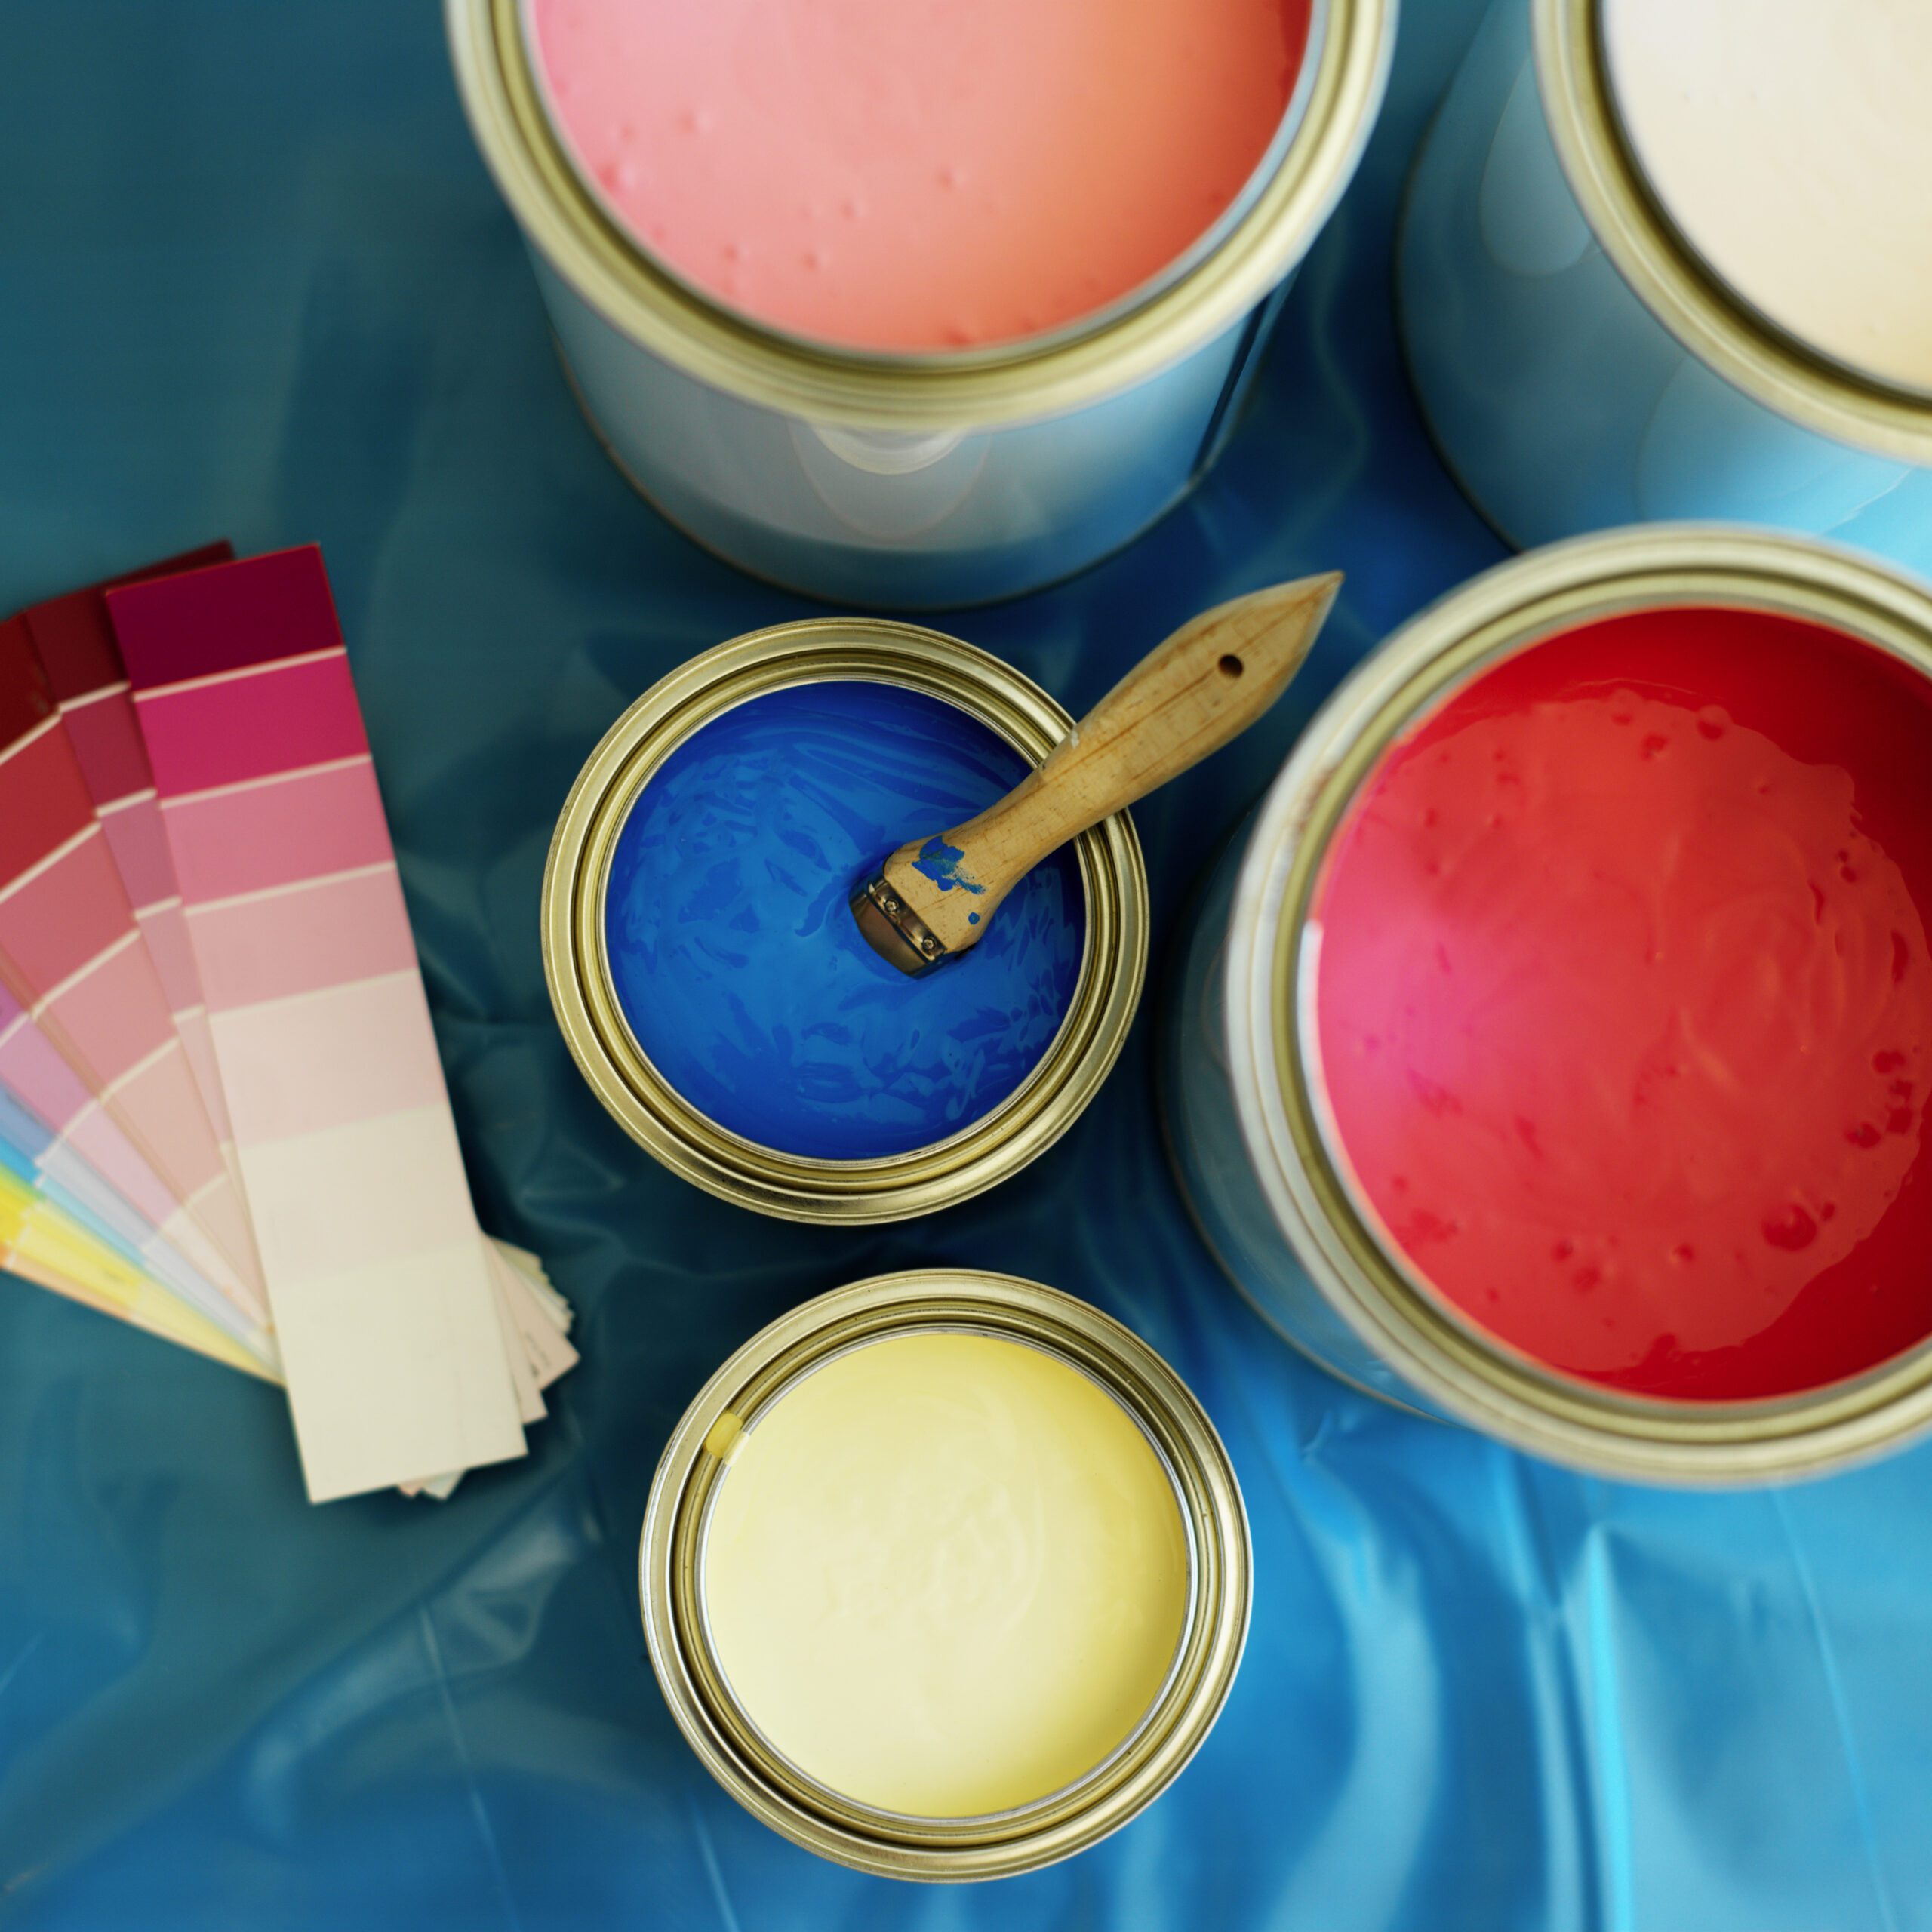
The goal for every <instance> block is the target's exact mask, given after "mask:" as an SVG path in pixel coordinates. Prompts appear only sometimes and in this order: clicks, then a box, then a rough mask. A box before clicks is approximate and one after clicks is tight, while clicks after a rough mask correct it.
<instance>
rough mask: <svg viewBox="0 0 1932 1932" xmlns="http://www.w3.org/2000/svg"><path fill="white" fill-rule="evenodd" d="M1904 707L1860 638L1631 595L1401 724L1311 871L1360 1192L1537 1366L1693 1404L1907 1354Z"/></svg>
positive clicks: (1924, 743) (1896, 671)
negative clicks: (1633, 607)
mask: <svg viewBox="0 0 1932 1932" xmlns="http://www.w3.org/2000/svg"><path fill="white" fill-rule="evenodd" d="M1928 773H1932V696H1929V695H1928V688H1927V685H1925V683H1924V681H1922V680H1919V679H1916V678H1914V677H1913V676H1912V675H1911V674H1910V673H1909V672H1907V671H1906V670H1905V669H1903V667H1902V666H1899V665H1898V664H1897V663H1894V661H1893V660H1890V659H1889V658H1887V657H1884V655H1883V654H1881V653H1880V652H1878V651H1876V650H1875V649H1874V648H1872V647H1870V646H1868V645H1863V644H1861V643H1860V642H1858V641H1855V640H1854V639H1851V638H1846V637H1843V636H1841V635H1838V633H1836V632H1831V631H1828V630H1825V629H1820V628H1817V627H1815V626H1810V625H1809V624H1806V623H1799V622H1797V621H1795V620H1789V619H1785V618H1780V617H1772V616H1770V615H1767V614H1758V613H1755V612H1750V611H1730V610H1724V611H1718V610H1706V609H1697V610H1674V611H1650V612H1644V613H1641V614H1636V615H1634V616H1630V617H1620V618H1617V619H1614V620H1607V621H1604V622H1602V623H1597V624H1594V625H1591V626H1587V627H1585V628H1583V629H1579V630H1576V631H1573V632H1568V633H1567V634H1565V635H1562V636H1561V637H1558V638H1555V639H1552V640H1551V641H1547V642H1545V643H1543V644H1540V645H1537V646H1535V647H1534V648H1531V649H1530V650H1528V651H1524V652H1523V653H1521V654H1519V655H1518V656H1517V657H1515V658H1513V659H1512V660H1509V662H1507V663H1505V664H1504V665H1503V666H1500V667H1498V668H1497V669H1496V670H1494V671H1493V672H1490V673H1489V674H1487V675H1486V676H1484V678H1481V679H1479V680H1478V681H1477V682H1476V683H1475V685H1472V686H1471V687H1469V688H1467V689H1466V690H1465V691H1463V692H1462V693H1460V694H1459V695H1457V697H1454V698H1453V699H1452V700H1451V701H1450V702H1449V703H1447V705H1446V706H1444V707H1443V708H1442V709H1441V710H1439V711H1438V712H1436V713H1435V714H1434V715H1433V716H1432V717H1431V718H1429V720H1428V721H1427V722H1426V723H1425V724H1423V725H1422V726H1421V727H1420V728H1419V729H1417V731H1414V733H1413V734H1411V735H1410V736H1409V737H1407V738H1406V739H1404V740H1403V741H1402V742H1401V743H1400V744H1399V745H1398V746H1397V747H1396V748H1395V749H1394V750H1393V751H1392V752H1390V753H1389V755H1388V756H1387V757H1386V758H1384V760H1383V762H1382V764H1381V765H1380V767H1379V768H1377V771H1375V772H1374V774H1372V775H1371V778H1370V780H1368V782H1367V784H1366V785H1365V786H1364V790H1363V793H1362V795H1361V797H1360V798H1358V800H1357V801H1356V802H1355V804H1354V805H1353V806H1352V808H1351V811H1350V816H1349V819H1348V820H1347V821H1346V823H1345V825H1344V826H1343V830H1342V832H1341V833H1340V836H1339V837H1338V838H1337V841H1336V844H1335V846H1334V851H1333V852H1332V854H1331V857H1330V858H1329V860H1328V861H1327V867H1326V869H1325V871H1324V875H1323V878H1322V880H1321V884H1320V886H1319V888H1318V899H1317V904H1316V913H1317V917H1318V921H1319V923H1320V925H1321V950H1320V955H1319V964H1318V969H1317V971H1318V981H1317V988H1316V1016H1317V1017H1316V1026H1317V1029H1318V1036H1319V1044H1320V1051H1321V1062H1322V1066H1323V1069H1324V1073H1325V1077H1326V1082H1327V1093H1328V1096H1329V1100H1330V1103H1331V1108H1332V1112H1333V1117H1334V1126H1335V1129H1336V1132H1337V1135H1338V1137H1339V1140H1340V1145H1341V1147H1342V1149H1343V1151H1344V1152H1345V1155H1346V1164H1347V1165H1348V1166H1349V1168H1352V1171H1353V1177H1354V1179H1355V1184H1356V1186H1357V1187H1358V1190H1359V1192H1360V1193H1361V1195H1364V1196H1365V1197H1366V1199H1367V1203H1368V1204H1369V1205H1370V1206H1371V1207H1372V1209H1373V1211H1374V1214H1375V1215H1376V1216H1377V1217H1379V1218H1380V1221H1381V1223H1383V1226H1384V1228H1385V1229H1386V1232H1388V1233H1389V1235H1392V1237H1393V1238H1394V1241H1395V1244H1396V1246H1397V1247H1398V1248H1399V1250H1400V1251H1401V1252H1402V1253H1403V1254H1405V1255H1406V1256H1407V1258H1408V1260H1409V1261H1410V1263H1411V1265H1412V1266H1413V1267H1414V1269H1415V1271H1416V1272H1417V1273H1418V1274H1419V1275H1421V1276H1422V1277H1423V1278H1425V1279H1426V1281H1429V1283H1430V1284H1432V1286H1433V1287H1434V1288H1435V1290H1436V1291H1438V1293H1440V1294H1442V1295H1443V1296H1444V1297H1446V1298H1447V1300H1449V1301H1451V1303H1454V1304H1455V1305H1456V1306H1457V1308H1459V1309H1460V1310H1461V1311H1462V1312H1463V1313H1464V1314H1465V1315H1467V1316H1469V1317H1471V1318H1473V1319H1474V1320H1475V1321H1477V1322H1478V1323H1480V1324H1482V1325H1483V1326H1484V1327H1487V1329H1489V1330H1490V1331H1492V1332H1493V1333H1494V1334H1496V1335H1497V1336H1498V1337H1500V1338H1501V1339H1502V1340H1504V1341H1506V1342H1508V1343H1511V1344H1513V1345H1514V1346H1515V1347H1516V1348H1517V1349H1520V1350H1522V1351H1524V1352H1526V1353H1527V1354H1528V1355H1531V1356H1533V1357H1534V1358H1537V1359H1538V1360H1540V1361H1543V1362H1544V1363H1546V1364H1549V1365H1550V1366H1552V1367H1555V1368H1558V1369H1561V1370H1564V1371H1568V1372H1570V1373H1571V1374H1576V1375H1579V1376H1583V1377H1589V1378H1591V1379H1592V1380H1595V1381H1598V1382H1600V1383H1608V1384H1611V1385H1613V1386H1617V1387H1618V1388H1621V1389H1629V1390H1632V1391H1640V1392H1646V1393H1648V1394H1651V1395H1663V1396H1669V1397H1678V1398H1690V1399H1699V1400H1729V1399H1740V1398H1751V1397H1760V1396H1769V1395H1779V1394H1783V1393H1786V1392H1792V1391H1795V1390H1798V1389H1807V1388H1812V1387H1816V1386H1819V1385H1820V1384H1823V1383H1827V1382H1830V1381H1833V1380H1837V1379H1838V1378H1840V1377H1844V1376H1847V1375H1850V1374H1855V1373H1857V1372H1858V1371H1860V1370H1863V1369H1866V1368H1869V1367H1872V1366H1873V1365H1874V1364H1877V1363H1878V1362H1881V1361H1884V1360H1885V1359H1886V1358H1888V1357H1890V1356H1892V1355H1896V1354H1897V1353H1898V1352H1900V1350H1902V1349H1906V1348H1907V1347H1909V1346H1911V1345H1912V1344H1913V1343H1917V1342H1919V1341H1921V1340H1924V1338H1925V1337H1927V1335H1928V1334H1932V1263H1928V1259H1927V1257H1932V1161H1927V1159H1926V1158H1924V1152H1923V1148H1924V1138H1925V1122H1926V1097H1927V1093H1928V1091H1932V959H1928V956H1927V937H1926V924H1927V919H1926V914H1927V907H1928V906H1932V787H1928V784H1927V774H1928Z"/></svg>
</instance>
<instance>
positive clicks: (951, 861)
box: [912, 832, 986, 892]
mask: <svg viewBox="0 0 1932 1932" xmlns="http://www.w3.org/2000/svg"><path fill="white" fill-rule="evenodd" d="M965 856H966V854H964V852H962V851H960V849H959V848H958V846H957V845H949V844H947V843H946V841H945V840H944V839H943V838H941V837H940V835H939V834H938V833H937V832H934V834H933V835H932V836H931V838H928V840H927V841H926V842H925V843H924V844H923V845H921V847H920V848H919V856H918V857H917V858H916V859H915V860H913V861H912V869H913V870H914V871H915V872H923V873H924V875H925V876H926V877H927V878H929V879H931V881H932V882H933V883H934V884H935V885H936V886H937V887H938V888H939V889H940V891H942V892H950V891H952V889H953V888H954V887H955V886H957V887H958V888H959V889H960V890H961V891H963V892H983V891H986V888H985V887H984V886H983V885H982V884H980V881H978V880H977V879H976V878H974V876H973V875H972V874H971V872H961V870H960V869H959V862H960V860H961V859H963V858H964V857H965Z"/></svg>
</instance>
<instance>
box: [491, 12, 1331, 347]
mask: <svg viewBox="0 0 1932 1932" xmlns="http://www.w3.org/2000/svg"><path fill="white" fill-rule="evenodd" d="M528 4H529V6H530V12H531V21H532V24H533V26H534V42H535V45H536V48H537V58H538V63H539V65H540V68H541V69H542V71H543V74H544V75H545V76H546V78H547V81H548V83H549V93H550V95H551V97H552V100H553V101H554V103H555V111H556V114H557V116H558V120H559V122H561V129H562V132H563V134H564V135H565V139H566V140H567V141H568V143H569V145H570V146H571V147H572V148H573V149H574V151H575V153H576V155H577V161H578V165H580V167H581V168H582V169H583V171H584V173H585V174H586V176H587V177H590V178H592V179H593V180H595V182H596V183H597V184H598V188H599V189H600V190H601V193H602V195H603V197H604V198H605V201H606V202H607V203H608V205H610V206H611V208H614V210H615V211H617V214H618V216H619V217H620V219H621V220H623V222H624V223H625V224H626V226H628V227H629V229H630V230H631V231H632V234H633V235H635V237H636V238H637V239H638V241H639V242H641V243H642V244H643V245H645V248H648V250H650V251H651V253H652V254H654V255H655V256H657V257H658V259H659V260H661V261H663V263H666V265H667V266H669V267H670V268H671V269H673V270H674V271H675V272H677V273H678V274H679V275H681V276H683V277H684V278H685V279H686V280H687V281H691V282H692V283H694V284H695V285H697V287H698V288H700V289H702V290H703V291H705V293H706V294H709V295H711V296H712V297H715V298H716V299H717V300H719V301H721V302H723V303H728V304H729V305H730V306H732V307H734V308H736V309H739V310H740V311H741V312H743V313H745V314H747V315H750V316H752V317H753V318H755V319H756V320H758V321H761V322H765V323H768V324H770V325H773V326H774V327H776V328H780V329H783V330H786V331H789V332H791V333H792V334H797V335H801V336H806V337H813V338H815V339H817V340H822V341H826V342H831V343H840V344H843V345H846V346H852V347H857V348H865V349H901V350H919V349H927V350H930V349H946V348H952V347H956V346H964V345H969V344H976V343H997V342H1007V341H1011V340H1014V339H1016V338H1018V337H1025V336H1029V335H1034V334H1038V333H1040V332H1041V331H1044V330H1049V329H1053V328H1059V327H1060V326H1061V325H1063V324H1066V323H1068V322H1071V321H1075V320H1076V319H1077V318H1079V317H1081V316H1082V315H1088V314H1091V312H1093V311H1094V310H1095V309H1100V308H1104V307H1106V306H1107V305H1109V303H1112V302H1114V301H1115V300H1118V298H1120V297H1122V296H1124V295H1126V294H1128V293H1129V292H1130V291H1132V290H1134V289H1135V288H1138V287H1140V285H1141V284H1142V283H1143V282H1145V281H1148V280H1149V278H1151V277H1152V276H1155V275H1158V274H1159V272H1161V270H1162V269H1164V268H1165V267H1167V266H1168V264H1169V263H1171V262H1172V261H1173V260H1174V259H1175V258H1176V257H1177V256H1179V255H1180V254H1183V253H1184V252H1185V251H1186V249H1187V248H1189V246H1190V245H1192V243H1193V242H1195V241H1196V240H1198V238H1200V236H1201V235H1202V234H1204V232H1206V231H1207V229H1209V228H1210V227H1211V226H1213V225H1214V222H1215V220H1217V217H1219V216H1220V214H1222V213H1223V211H1224V210H1225V209H1226V208H1227V207H1228V205H1229V203H1230V202H1232V201H1233V200H1234V199H1235V197H1236V196H1237V195H1238V194H1239V193H1240V192H1241V189H1242V187H1243V186H1244V185H1245V183H1247V180H1248V179H1249V177H1251V175H1252V174H1253V173H1254V170H1255V168H1256V167H1257V165H1258V164H1259V163H1260V161H1261V158H1262V157H1263V155H1264V154H1265V153H1266V151H1267V149H1268V146H1269V143H1270V142H1271V141H1272V140H1273V139H1274V137H1275V133H1276V131H1278V128H1280V126H1281V118H1282V115H1283V114H1284V111H1285V109H1286V108H1287V103H1288V98H1289V96H1290V95H1291V93H1292V92H1293V91H1294V84H1295V78H1296V75H1297V72H1298V71H1299V69H1300V66H1301V57H1302V50H1303V45H1304V44H1305V42H1306V39H1307V37H1308V23H1309V0H528Z"/></svg>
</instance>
